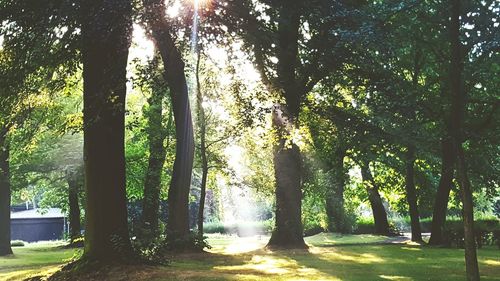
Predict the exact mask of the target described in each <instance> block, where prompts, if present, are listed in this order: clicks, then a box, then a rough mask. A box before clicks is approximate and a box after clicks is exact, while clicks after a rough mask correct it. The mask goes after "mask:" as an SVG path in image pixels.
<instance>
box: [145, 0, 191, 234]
mask: <svg viewBox="0 0 500 281" xmlns="http://www.w3.org/2000/svg"><path fill="white" fill-rule="evenodd" d="M143 3H144V7H145V8H146V18H147V24H148V28H149V29H150V30H151V32H152V35H153V39H154V42H155V45H156V48H157V49H158V50H159V51H160V54H161V58H162V61H163V65H164V68H165V73H164V77H165V80H166V81H167V82H168V85H169V88H170V96H171V99H172V108H173V112H174V120H175V136H176V140H177V141H176V152H175V162H174V167H173V171H172V181H171V183H170V188H169V190H168V214H169V217H168V224H167V232H168V234H169V239H173V240H175V239H177V238H183V237H186V236H187V235H188V234H189V206H188V204H189V189H190V187H191V173H192V170H193V157H194V136H193V121H192V118H191V109H190V106H189V97H188V87H187V82H186V76H185V73H184V61H183V60H182V55H181V53H180V52H179V50H178V49H177V47H176V46H175V42H174V40H173V38H172V36H171V34H170V26H169V25H168V22H167V20H166V15H165V3H164V1H161V0H143Z"/></svg>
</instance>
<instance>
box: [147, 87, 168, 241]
mask: <svg viewBox="0 0 500 281" xmlns="http://www.w3.org/2000/svg"><path fill="white" fill-rule="evenodd" d="M164 92H165V91H162V89H158V88H153V90H152V93H151V97H150V98H149V100H148V103H149V108H148V109H147V112H146V116H147V118H148V128H147V133H148V143H149V160H148V169H147V171H146V178H145V179H144V199H143V205H142V224H143V227H144V228H145V229H147V230H148V231H149V232H150V233H151V234H152V235H153V236H154V235H156V234H157V232H158V212H159V207H160V189H161V173H162V170H163V164H164V163H165V157H166V155H167V150H166V147H165V144H164V141H165V138H166V137H167V133H168V129H169V126H170V120H169V121H168V124H167V128H165V127H164V125H163V99H164V96H165V93H164Z"/></svg>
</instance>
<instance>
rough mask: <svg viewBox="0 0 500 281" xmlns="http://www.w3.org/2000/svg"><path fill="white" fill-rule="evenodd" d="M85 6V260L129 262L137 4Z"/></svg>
mask: <svg viewBox="0 0 500 281" xmlns="http://www.w3.org/2000/svg"><path fill="white" fill-rule="evenodd" d="M85 4H86V5H83V7H84V8H82V9H84V11H83V15H84V17H83V19H84V20H83V22H82V46H83V48H82V55H83V81H84V85H83V87H84V110H83V114H84V116H83V118H84V159H85V190H86V205H87V206H86V214H85V215H86V225H85V253H84V254H85V257H86V258H87V259H93V260H99V261H101V262H117V261H125V260H126V259H127V258H129V257H130V254H131V252H132V248H131V244H130V239H129V235H128V228H127V206H126V204H127V199H126V192H125V149H124V136H125V126H124V119H125V95H126V82H127V78H126V68H127V59H128V49H129V47H130V41H131V34H132V33H131V31H132V20H131V14H132V6H131V3H130V1H128V0H104V1H86V2H85Z"/></svg>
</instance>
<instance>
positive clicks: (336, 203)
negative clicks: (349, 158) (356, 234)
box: [325, 148, 347, 233]
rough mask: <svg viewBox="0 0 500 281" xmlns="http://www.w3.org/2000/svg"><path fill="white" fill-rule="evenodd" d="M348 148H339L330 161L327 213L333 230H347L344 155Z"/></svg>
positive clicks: (330, 227)
mask: <svg viewBox="0 0 500 281" xmlns="http://www.w3.org/2000/svg"><path fill="white" fill-rule="evenodd" d="M345 152H346V150H345V149H343V148H338V149H336V151H335V154H334V156H333V159H331V162H330V165H331V166H330V167H331V169H330V173H331V177H332V179H331V183H330V184H331V185H330V186H329V188H328V189H327V191H326V198H325V200H326V202H325V206H326V215H327V217H328V230H329V231H331V232H341V233H344V232H346V231H347V229H346V225H345V210H344V186H345V171H344V157H345Z"/></svg>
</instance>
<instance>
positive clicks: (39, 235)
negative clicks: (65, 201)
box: [10, 218, 64, 242]
mask: <svg viewBox="0 0 500 281" xmlns="http://www.w3.org/2000/svg"><path fill="white" fill-rule="evenodd" d="M10 227H11V228H10V232H11V239H12V240H23V241H26V242H36V241H43V240H58V239H62V238H63V233H64V218H34V219H11V221H10Z"/></svg>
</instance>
